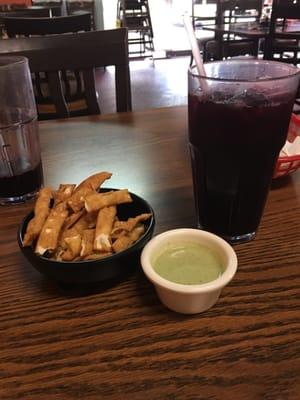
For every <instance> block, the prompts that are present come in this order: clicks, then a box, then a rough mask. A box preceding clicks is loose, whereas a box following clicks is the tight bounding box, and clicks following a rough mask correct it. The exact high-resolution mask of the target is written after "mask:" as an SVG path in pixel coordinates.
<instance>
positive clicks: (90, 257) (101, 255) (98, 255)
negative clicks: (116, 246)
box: [84, 252, 113, 260]
mask: <svg viewBox="0 0 300 400" xmlns="http://www.w3.org/2000/svg"><path fill="white" fill-rule="evenodd" d="M112 254H113V253H112V252H107V253H92V254H90V255H88V256H86V257H84V260H99V259H101V258H105V257H108V256H111V255H112Z"/></svg>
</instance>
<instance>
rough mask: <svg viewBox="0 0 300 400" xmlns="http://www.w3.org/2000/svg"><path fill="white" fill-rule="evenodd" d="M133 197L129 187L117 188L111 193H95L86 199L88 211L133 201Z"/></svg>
mask: <svg viewBox="0 0 300 400" xmlns="http://www.w3.org/2000/svg"><path fill="white" fill-rule="evenodd" d="M131 202H132V198H131V196H130V193H129V192H128V190H127V189H122V190H116V191H114V192H110V193H94V194H90V195H88V196H87V197H86V199H85V203H84V205H85V209H86V210H87V211H88V212H91V211H97V210H100V209H101V208H104V207H110V206H113V205H117V204H122V203H131Z"/></svg>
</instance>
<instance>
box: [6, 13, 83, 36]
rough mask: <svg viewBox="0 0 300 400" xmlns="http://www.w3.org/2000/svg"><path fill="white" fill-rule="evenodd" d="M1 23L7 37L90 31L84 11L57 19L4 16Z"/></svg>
mask: <svg viewBox="0 0 300 400" xmlns="http://www.w3.org/2000/svg"><path fill="white" fill-rule="evenodd" d="M3 22H4V26H5V30H6V32H7V35H8V37H17V36H35V35H56V34H59V33H71V32H81V31H90V30H91V14H90V13H89V12H86V11H81V12H78V13H76V14H74V15H65V16H59V17H41V18H36V17H27V16H25V17H24V16H18V15H17V16H16V15H14V16H5V17H4V18H3Z"/></svg>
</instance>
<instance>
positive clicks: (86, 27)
mask: <svg viewBox="0 0 300 400" xmlns="http://www.w3.org/2000/svg"><path fill="white" fill-rule="evenodd" d="M3 21H4V29H5V30H6V33H7V35H8V37H11V38H12V37H18V38H19V37H21V36H26V37H33V36H40V35H54V34H63V33H74V32H86V31H90V30H91V14H90V13H89V12H84V11H80V12H78V13H77V14H76V15H67V16H59V17H52V18H51V17H27V16H20V15H14V16H10V15H9V16H6V17H4V18H3ZM44 75H45V74H44V73H40V72H39V73H36V74H35V76H34V80H35V90H36V98H37V103H38V104H39V105H40V107H41V105H42V104H44V105H46V104H49V103H50V104H51V103H52V100H51V98H49V95H48V91H47V90H45V87H46V88H47V85H45V81H47V74H46V76H44ZM61 76H62V79H63V82H64V85H63V87H64V90H65V96H66V98H67V99H68V101H69V102H70V103H72V102H73V103H76V102H78V100H79V99H80V98H81V97H82V80H81V77H80V74H79V72H78V71H62V72H61Z"/></svg>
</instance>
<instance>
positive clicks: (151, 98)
mask: <svg viewBox="0 0 300 400" xmlns="http://www.w3.org/2000/svg"><path fill="white" fill-rule="evenodd" d="M189 62H190V58H189V57H175V58H170V59H164V60H155V61H154V62H153V63H152V61H151V60H149V59H145V60H139V61H131V62H130V76H131V90H132V108H133V110H145V109H148V108H155V107H169V106H175V105H184V104H187V69H188V66H189ZM97 79H98V82H99V85H98V86H99V88H101V90H100V106H101V111H102V113H105V114H106V113H110V112H115V100H114V71H113V68H112V67H108V68H106V70H105V71H100V72H99V75H98V78H97Z"/></svg>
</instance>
